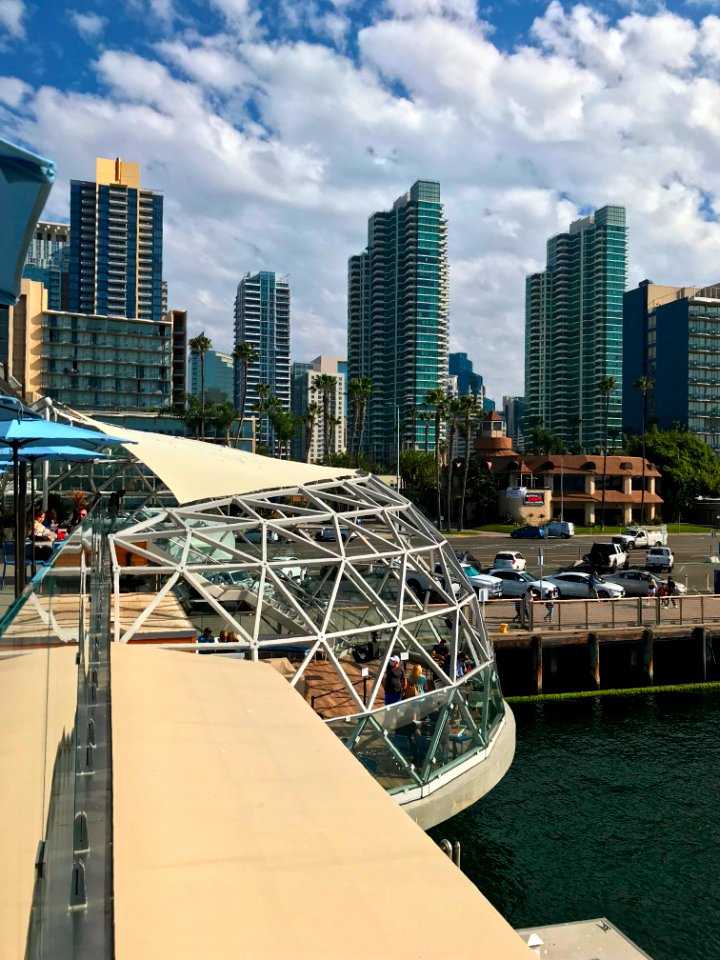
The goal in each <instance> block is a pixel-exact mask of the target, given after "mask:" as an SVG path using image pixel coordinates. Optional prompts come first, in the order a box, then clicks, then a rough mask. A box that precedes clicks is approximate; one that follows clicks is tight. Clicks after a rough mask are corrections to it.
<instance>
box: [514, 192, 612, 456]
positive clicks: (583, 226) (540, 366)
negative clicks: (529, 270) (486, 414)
mask: <svg viewBox="0 0 720 960" xmlns="http://www.w3.org/2000/svg"><path fill="white" fill-rule="evenodd" d="M626 280H627V230H626V225H625V208H624V207H615V206H606V207H601V208H600V209H599V210H597V211H596V212H595V213H593V214H590V216H588V217H584V218H583V219H582V220H576V221H575V222H574V223H572V224H571V225H570V229H569V231H568V232H567V233H561V234H558V235H557V236H555V237H551V238H550V240H548V244H547V269H546V270H544V271H543V272H542V273H534V274H531V275H530V276H529V277H528V278H527V281H526V285H525V433H526V447H525V449H526V450H527V449H530V444H531V438H530V431H531V430H532V428H533V426H535V425H537V424H539V425H541V426H543V427H544V428H545V429H547V430H550V431H551V432H552V433H554V434H556V435H557V436H558V437H560V439H561V440H563V441H564V443H565V444H566V445H567V447H568V448H569V449H570V450H571V451H572V450H575V451H577V452H581V451H582V452H587V453H592V452H595V451H599V450H600V449H601V448H603V447H605V445H606V443H607V442H608V440H610V441H612V439H613V438H616V437H617V438H619V437H620V435H621V429H622V359H623V358H622V354H623V351H622V317H623V293H624V292H625V284H626ZM610 376H612V377H615V380H616V387H615V390H614V391H612V393H611V394H610V398H609V408H608V418H607V432H606V422H605V420H606V418H605V412H606V411H605V398H604V397H603V395H602V394H601V393H600V390H599V383H600V381H601V380H602V378H604V377H610Z"/></svg>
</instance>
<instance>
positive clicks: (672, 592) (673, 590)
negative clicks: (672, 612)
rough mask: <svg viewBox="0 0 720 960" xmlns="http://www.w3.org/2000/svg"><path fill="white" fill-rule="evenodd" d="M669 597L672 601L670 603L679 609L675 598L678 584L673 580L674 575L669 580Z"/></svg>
mask: <svg viewBox="0 0 720 960" xmlns="http://www.w3.org/2000/svg"><path fill="white" fill-rule="evenodd" d="M667 595H668V598H669V600H670V603H671V604H672V605H673V606H674V607H677V600H676V599H675V597H676V596H677V584H676V583H675V581H674V580H673V578H672V574H670V575H669V576H668V578H667Z"/></svg>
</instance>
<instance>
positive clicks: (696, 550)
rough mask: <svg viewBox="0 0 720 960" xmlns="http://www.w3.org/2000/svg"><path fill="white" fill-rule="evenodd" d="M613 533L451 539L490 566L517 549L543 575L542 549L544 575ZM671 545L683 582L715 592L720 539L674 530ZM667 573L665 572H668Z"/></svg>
mask: <svg viewBox="0 0 720 960" xmlns="http://www.w3.org/2000/svg"><path fill="white" fill-rule="evenodd" d="M611 539H612V537H611V535H610V534H605V535H603V534H601V533H598V534H596V535H595V536H575V537H572V538H571V539H570V540H554V539H552V540H513V539H512V538H511V537H510V535H509V534H502V533H480V534H469V535H452V536H449V537H448V540H449V542H450V544H451V546H452V547H453V549H455V550H466V551H467V552H468V553H470V554H472V555H473V556H474V557H476V558H477V559H478V560H479V561H480V564H481V566H482V568H483V570H487V569H489V567H490V566H491V565H492V562H493V559H494V558H495V554H496V553H498V552H499V551H500V550H517V551H519V552H520V553H522V555H523V556H524V557H525V559H526V560H527V569H528V572H529V573H532V574H533V575H535V576H538V577H539V576H540V560H539V555H538V550H539V549H541V550H542V552H543V562H542V572H543V575H544V576H548V575H550V574H553V573H557V571H558V570H560V569H561V568H562V567H567V566H569V565H571V564H572V563H575V562H576V561H578V560H582V558H583V556H584V555H585V554H586V553H588V552H589V550H590V548H591V546H592V545H593V542H595V541H597V542H598V543H609V542H610V540H611ZM668 546H669V547H670V548H671V549H672V551H673V553H674V554H675V569H674V570H673V576H674V577H675V579H676V580H677V581H678V582H679V583H684V584H685V585H686V586H687V588H688V592H689V593H712V591H713V571H714V570H718V569H720V565H718V564H712V563H709V562H708V557H710V556H713V555H715V556H717V552H718V540H717V538H715V537H712V536H711V535H710V532H709V531H708V533H706V534H700V533H680V534H673V533H672V530H670V532H669V535H668ZM644 562H645V550H644V549H641V550H631V551H630V566H631V567H640V568H642V567H643V566H644ZM666 575H667V574H661V576H663V577H664V576H666Z"/></svg>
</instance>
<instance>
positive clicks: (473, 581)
mask: <svg viewBox="0 0 720 960" xmlns="http://www.w3.org/2000/svg"><path fill="white" fill-rule="evenodd" d="M460 566H461V567H462V572H463V573H464V574H465V576H466V577H467V578H468V580H469V581H470V585H471V586H472V587H474V588H475V590H487V592H488V597H490V598H492V599H493V600H497V599H498V598H500V597H501V596H502V595H503V584H502V580H501V579H500V578H499V577H497V576H494V575H492V574H491V573H480V571H479V570H478V569H477V567H474V566H473V565H472V564H471V563H461V564H460Z"/></svg>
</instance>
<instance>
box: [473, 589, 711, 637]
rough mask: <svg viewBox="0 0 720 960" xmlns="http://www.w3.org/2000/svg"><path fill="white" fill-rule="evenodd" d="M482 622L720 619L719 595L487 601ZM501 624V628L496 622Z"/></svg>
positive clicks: (577, 624) (620, 623) (643, 623)
mask: <svg viewBox="0 0 720 960" xmlns="http://www.w3.org/2000/svg"><path fill="white" fill-rule="evenodd" d="M484 615H485V624H486V626H487V629H488V630H489V631H490V632H491V633H493V634H497V633H506V632H516V631H519V630H520V631H535V632H537V631H540V630H541V631H543V632H544V631H560V630H565V631H568V630H593V629H595V628H608V627H609V628H613V627H614V628H617V629H623V628H632V627H648V628H649V627H669V626H684V625H685V624H687V625H688V626H697V625H699V624H708V623H720V595H718V596H716V595H715V594H691V595H685V596H676V597H652V598H651V597H625V598H623V599H621V600H595V599H592V600H554V601H545V600H535V601H534V602H532V603H528V604H527V605H525V604H523V603H522V601H516V600H511V599H504V600H488V601H487V602H486V603H485V605H484ZM502 624H505V625H506V626H505V628H503V627H502Z"/></svg>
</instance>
